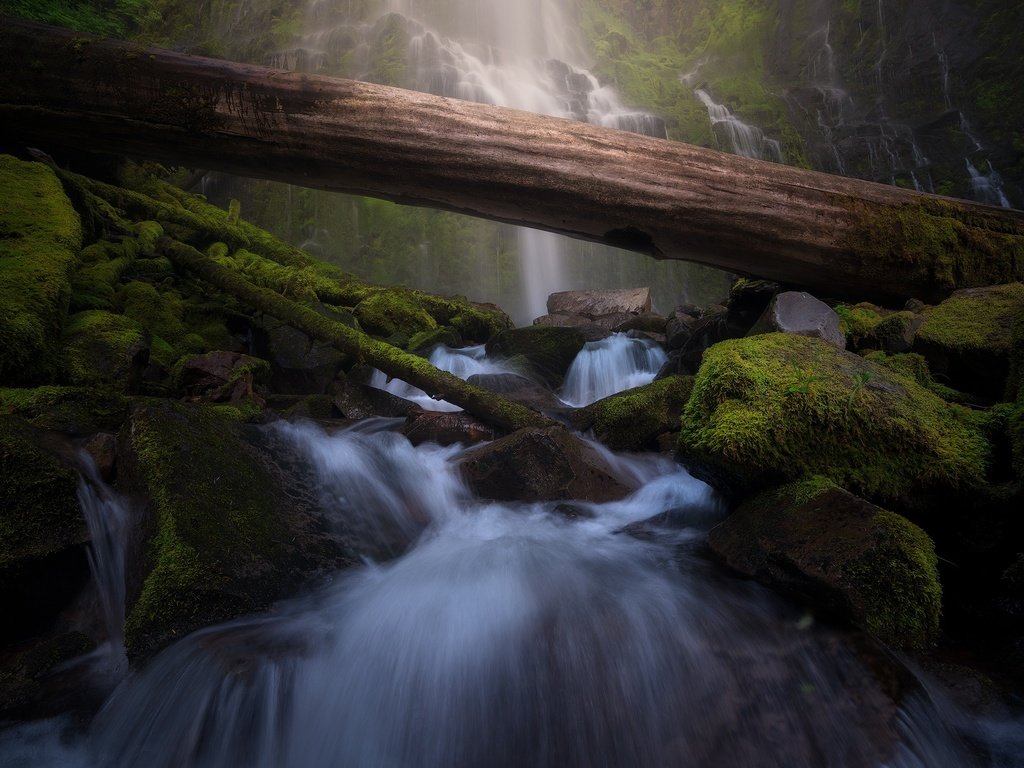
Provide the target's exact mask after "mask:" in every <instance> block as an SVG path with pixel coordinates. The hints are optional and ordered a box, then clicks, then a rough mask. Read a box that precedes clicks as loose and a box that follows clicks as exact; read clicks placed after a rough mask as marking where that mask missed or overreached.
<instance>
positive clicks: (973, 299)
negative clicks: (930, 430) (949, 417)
mask: <svg viewBox="0 0 1024 768" xmlns="http://www.w3.org/2000/svg"><path fill="white" fill-rule="evenodd" d="M922 316H923V317H924V322H923V323H922V325H921V327H920V328H919V329H918V331H917V336H916V338H915V340H914V351H915V352H919V353H921V354H923V355H924V356H925V357H926V358H927V360H928V365H929V366H930V367H931V369H932V372H933V373H934V374H935V375H937V376H942V377H945V378H946V380H947V381H948V383H949V385H950V386H951V387H953V388H954V389H959V390H962V391H964V392H970V393H972V394H975V395H978V396H980V397H982V398H985V399H988V400H990V401H998V400H1001V399H1003V397H1004V396H1005V395H1006V386H1007V380H1008V377H1009V372H1010V352H1011V349H1012V348H1013V340H1014V328H1015V327H1017V328H1020V327H1021V326H1022V324H1024V284H1022V283H1013V284H1010V285H997V286H993V287H990V288H970V289H967V290H963V291H956V292H955V293H953V295H952V296H950V297H949V298H948V299H946V301H944V302H942V303H941V304H939V305H937V306H934V307H928V308H926V309H925V310H924V311H923V312H922ZM1019 332H1021V331H1019Z"/></svg>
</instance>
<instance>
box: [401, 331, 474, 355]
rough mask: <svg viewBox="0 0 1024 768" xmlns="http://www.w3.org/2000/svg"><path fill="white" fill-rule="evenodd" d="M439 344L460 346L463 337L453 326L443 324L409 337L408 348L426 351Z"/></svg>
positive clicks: (412, 350) (411, 350) (413, 350)
mask: <svg viewBox="0 0 1024 768" xmlns="http://www.w3.org/2000/svg"><path fill="white" fill-rule="evenodd" d="M438 344H443V345H445V346H447V347H458V346H460V345H461V344H462V337H461V336H459V334H458V333H457V332H455V331H454V330H452V329H451V328H447V327H444V326H442V327H439V328H433V329H431V330H429V331H420V332H419V333H415V334H413V335H412V338H410V339H409V344H408V346H407V348H408V350H409V351H410V352H426V351H429V350H430V349H433V348H434V347H436V346H437V345H438Z"/></svg>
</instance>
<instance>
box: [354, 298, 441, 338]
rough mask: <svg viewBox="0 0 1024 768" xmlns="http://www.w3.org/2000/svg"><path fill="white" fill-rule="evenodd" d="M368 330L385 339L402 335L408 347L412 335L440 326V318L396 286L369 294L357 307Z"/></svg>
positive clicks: (363, 325)
mask: <svg viewBox="0 0 1024 768" xmlns="http://www.w3.org/2000/svg"><path fill="white" fill-rule="evenodd" d="M354 313H355V316H356V319H357V320H358V321H359V325H360V326H361V327H362V328H363V330H365V331H366V332H367V333H372V334H373V335H375V336H382V337H384V338H395V337H400V338H402V339H404V343H401V344H399V346H406V345H407V344H408V341H409V339H410V338H411V337H413V336H415V335H416V334H418V333H422V332H424V331H431V330H433V329H435V328H437V321H436V320H434V318H433V317H431V316H430V314H429V313H428V312H427V311H426V310H425V309H424V308H423V307H422V305H421V304H420V303H419V302H418V301H417V300H416V298H415V297H414V296H412V295H410V294H409V293H408V292H406V291H402V290H401V289H395V290H392V291H381V292H379V293H375V294H373V295H371V296H367V297H366V298H365V299H363V300H362V301H361V302H359V304H357V305H356V308H355V310H354Z"/></svg>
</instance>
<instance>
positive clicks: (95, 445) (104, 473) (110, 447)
mask: <svg viewBox="0 0 1024 768" xmlns="http://www.w3.org/2000/svg"><path fill="white" fill-rule="evenodd" d="M83 448H85V451H86V452H87V453H88V454H89V456H91V457H92V460H93V461H94V462H95V463H96V471H98V472H99V473H100V477H102V478H103V481H104V482H106V483H109V482H111V481H112V480H113V478H114V462H115V461H116V458H117V438H116V437H115V436H114V435H112V434H110V433H109V432H98V433H96V434H95V435H93V436H92V437H90V438H89V439H88V440H87V441H86V443H85V445H84V446H83Z"/></svg>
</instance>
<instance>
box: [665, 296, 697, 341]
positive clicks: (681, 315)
mask: <svg viewBox="0 0 1024 768" xmlns="http://www.w3.org/2000/svg"><path fill="white" fill-rule="evenodd" d="M699 319H700V310H695V311H686V310H685V309H683V308H681V307H677V308H676V309H675V310H674V311H673V312H672V314H671V315H669V316H668V318H666V320H665V346H666V347H667V348H668V349H670V350H673V349H682V348H683V347H685V346H686V344H687V343H688V342H689V341H690V337H692V336H693V332H694V329H695V328H696V327H697V322H698V320H699Z"/></svg>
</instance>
